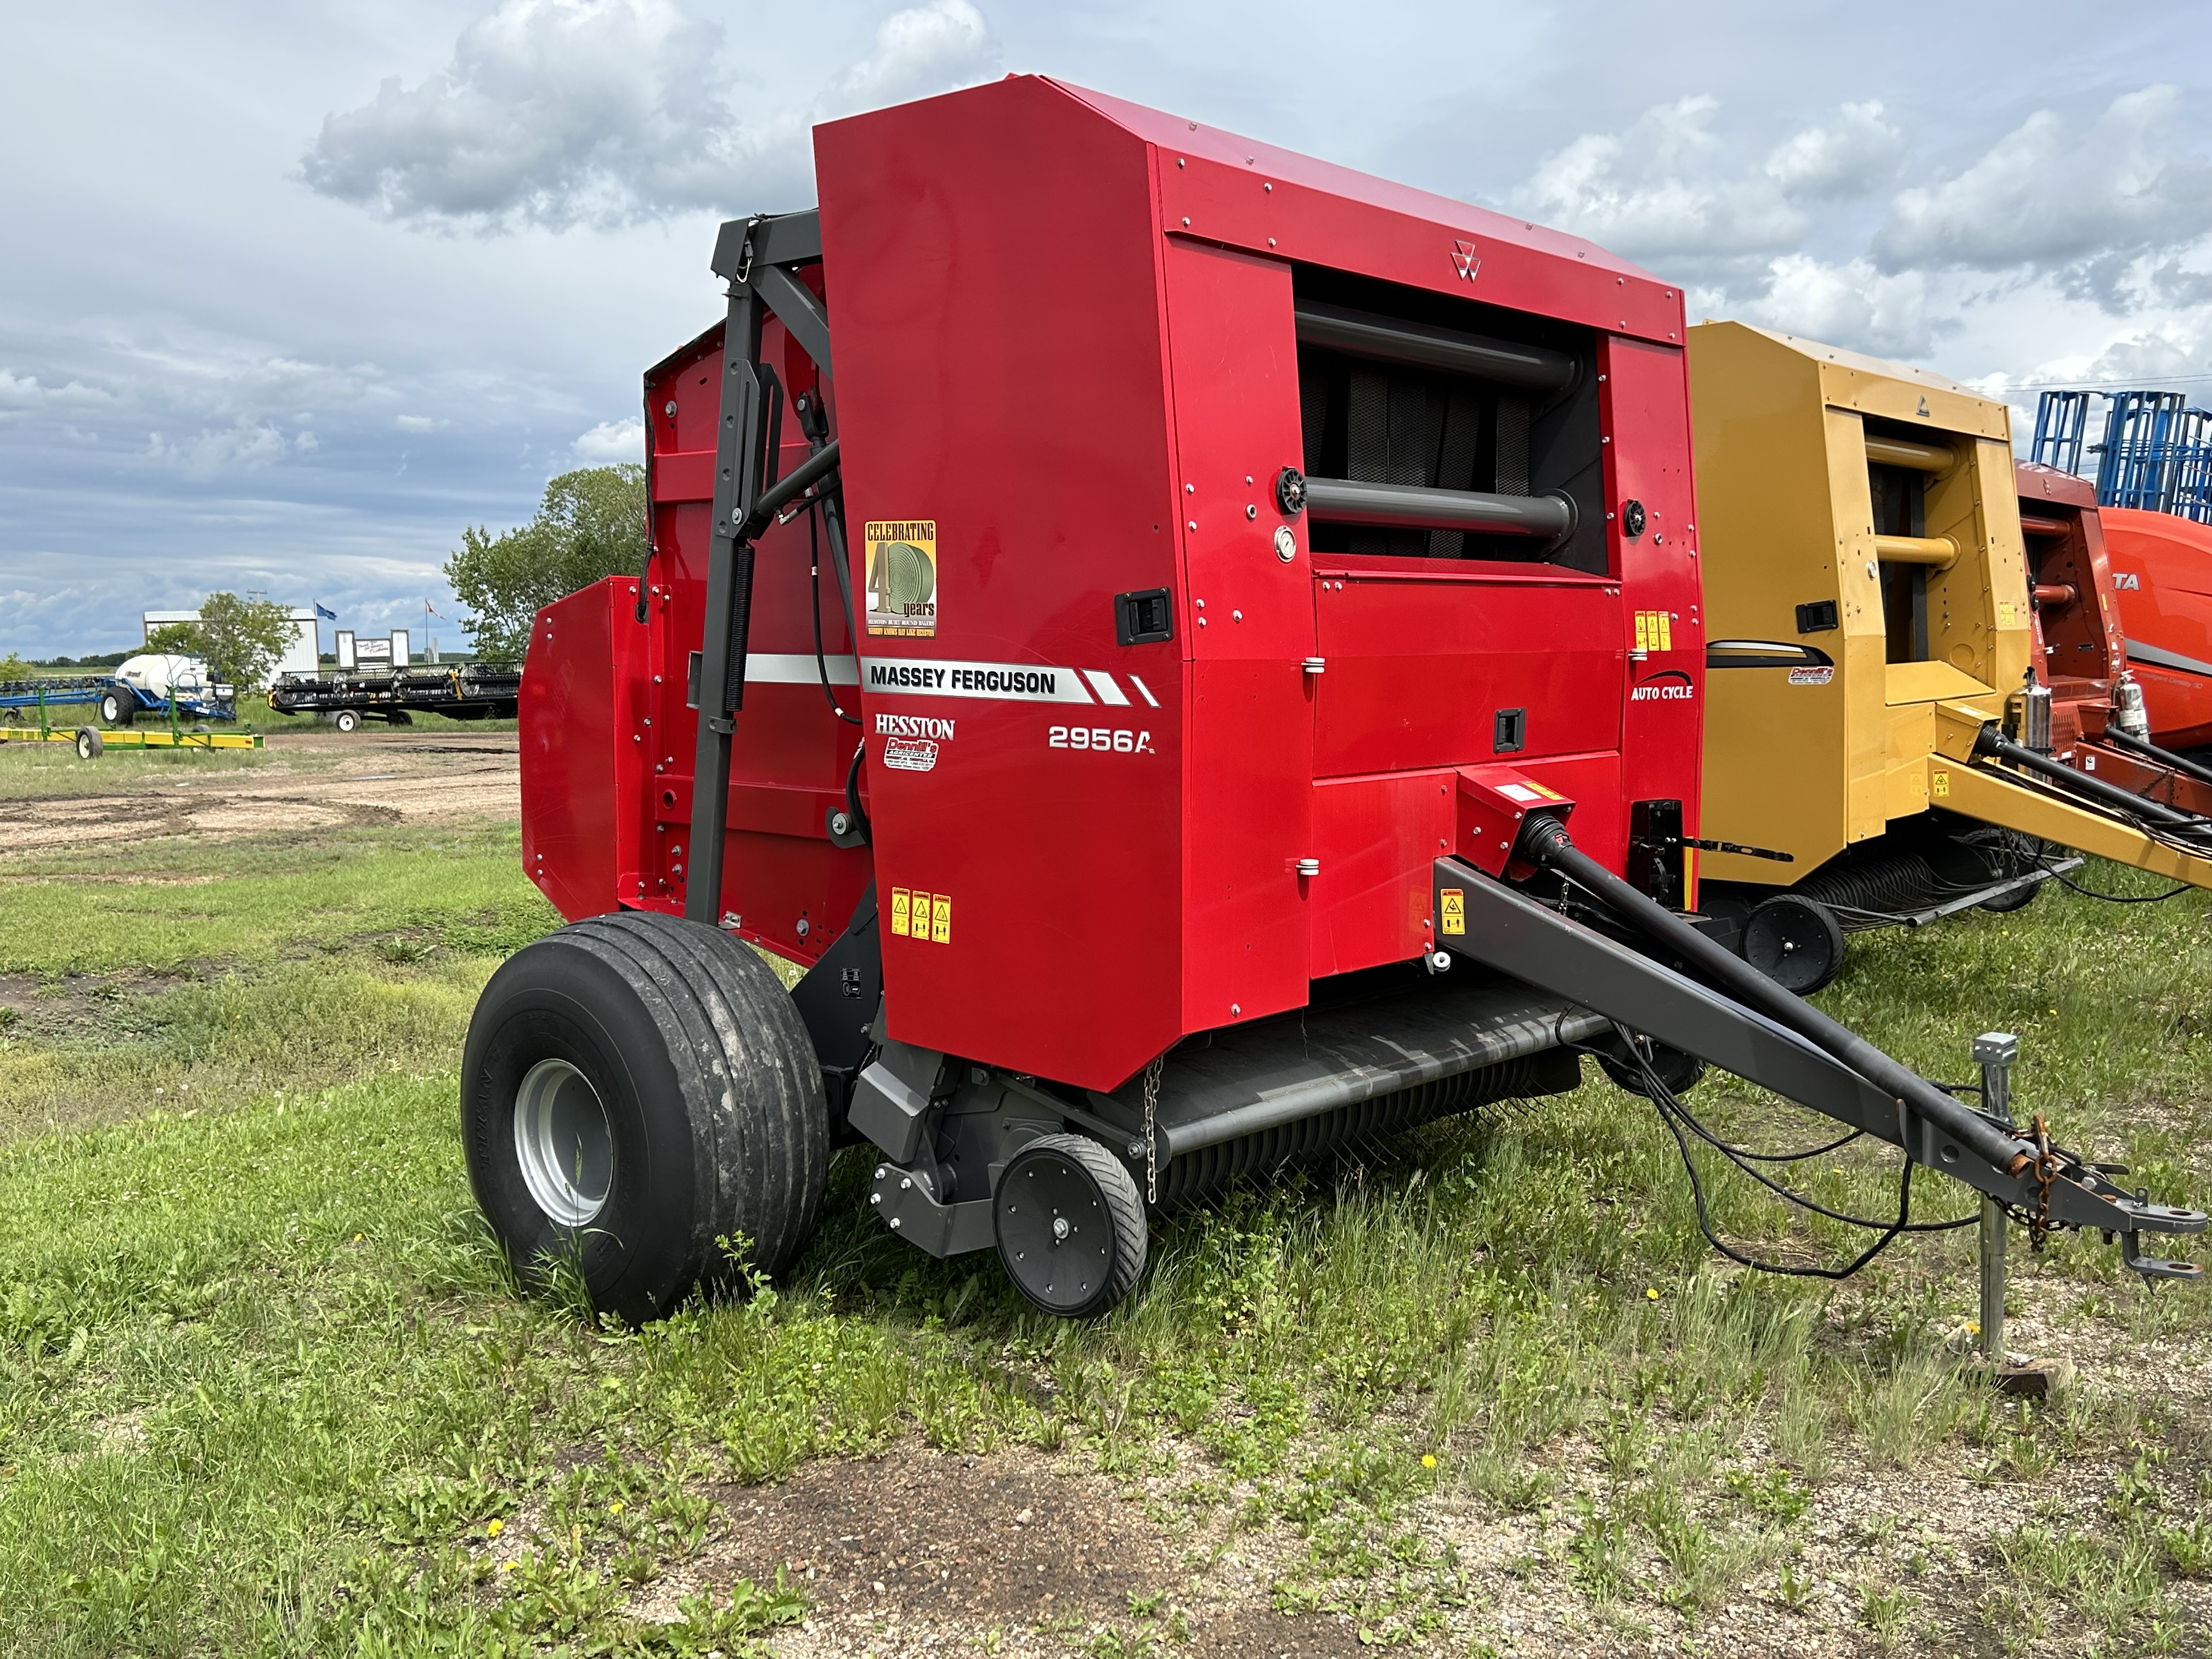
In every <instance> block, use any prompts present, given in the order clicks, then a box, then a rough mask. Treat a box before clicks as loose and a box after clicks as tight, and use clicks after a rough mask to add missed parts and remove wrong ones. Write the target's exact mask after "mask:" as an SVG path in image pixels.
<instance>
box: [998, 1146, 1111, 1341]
mask: <svg viewBox="0 0 2212 1659" xmlns="http://www.w3.org/2000/svg"><path fill="white" fill-rule="evenodd" d="M991 1225H992V1227H993V1229H994V1231H995V1232H996V1234H997V1236H998V1240H999V1260H1000V1261H1001V1262H1003V1263H1004V1264H1005V1265H1006V1276H1007V1277H1008V1278H1010V1279H1012V1280H1013V1281H1014V1288H1015V1289H1017V1290H1018V1291H1020V1292H1021V1293H1022V1294H1023V1295H1024V1296H1025V1297H1028V1298H1029V1299H1030V1301H1031V1302H1032V1303H1034V1304H1036V1306H1037V1307H1039V1308H1041V1309H1042V1310H1044V1311H1045V1312H1046V1313H1048V1314H1052V1315H1054V1316H1057V1317H1059V1318H1061V1319H1084V1318H1087V1317H1089V1316H1091V1315H1093V1314H1102V1313H1104V1312H1106V1311H1107V1310H1109V1309H1110V1308H1112V1307H1114V1306H1115V1304H1117V1303H1119V1302H1120V1301H1121V1298H1122V1297H1126V1296H1127V1295H1128V1294H1129V1292H1130V1291H1133V1290H1134V1289H1135V1288H1136V1287H1137V1280H1138V1279H1140V1278H1142V1277H1143V1276H1144V1272H1145V1254H1146V1243H1147V1240H1146V1230H1145V1205H1144V1200H1142V1199H1141V1198H1140V1197H1139V1195H1138V1193H1137V1183H1136V1182H1135V1180H1134V1179H1133V1177H1132V1176H1130V1174H1129V1170H1128V1166H1127V1165H1126V1164H1123V1163H1122V1162H1121V1159H1120V1158H1115V1156H1114V1155H1113V1153H1111V1152H1108V1151H1107V1150H1106V1149H1105V1148H1104V1147H1103V1146H1100V1145H1099V1144H1098V1143H1097V1141H1095V1140H1089V1139H1085V1138H1084V1137H1083V1136H1081V1135H1068V1134H1060V1135H1041V1136H1039V1137H1038V1138H1037V1139H1035V1140H1032V1141H1031V1142H1030V1143H1029V1145H1028V1146H1024V1147H1023V1148H1022V1149H1021V1150H1020V1151H1019V1152H1016V1153H1015V1154H1014V1155H1013V1157H1012V1158H1009V1159H1008V1160H1007V1161H1006V1170H1005V1172H1004V1173H1003V1174H1001V1175H1000V1177H999V1187H998V1190H997V1191H996V1192H994V1194H992V1195H991Z"/></svg>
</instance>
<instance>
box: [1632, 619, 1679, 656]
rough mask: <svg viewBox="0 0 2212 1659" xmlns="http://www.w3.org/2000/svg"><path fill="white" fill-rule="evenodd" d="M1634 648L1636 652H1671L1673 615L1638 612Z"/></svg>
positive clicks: (1672, 646) (1672, 647) (1672, 645)
mask: <svg viewBox="0 0 2212 1659" xmlns="http://www.w3.org/2000/svg"><path fill="white" fill-rule="evenodd" d="M1636 648H1637V649H1638V651H1672V650H1673V649H1674V612H1672V611H1638V612H1637V613H1636Z"/></svg>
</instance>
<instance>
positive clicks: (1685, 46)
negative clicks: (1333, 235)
mask: <svg viewBox="0 0 2212 1659" xmlns="http://www.w3.org/2000/svg"><path fill="white" fill-rule="evenodd" d="M4 15H5V17H6V30H7V40H8V50H7V52H5V54H4V55H0V155H4V158H5V163H6V164H5V166H4V167H0V224H4V225H5V226H6V232H5V240H4V241H0V249H4V253H3V254H0V652H4V651H6V650H8V649H9V648H14V649H16V650H19V651H21V652H22V653H24V654H25V655H38V656H43V655H47V654H50V653H56V652H69V653H80V652H86V651H94V650H103V649H114V648H117V647H122V646H125V645H127V644H130V643H132V642H134V641H136V640H137V636H138V621H137V618H138V614H139V612H140V611H141V610H142V609H143V608H145V607H148V606H160V605H179V604H189V603H191V602H192V601H194V600H195V599H197V598H198V597H199V596H201V595H203V594H204V593H205V592H208V591H209V590H210V588H214V587H227V588H234V589H238V590H247V589H260V590H264V591H265V592H268V593H269V594H270V597H272V598H276V599H285V600H288V601H289V602H292V603H305V602H306V601H307V600H308V599H319V600H321V601H322V602H323V603H324V604H325V605H329V606H331V607H332V608H334V609H336V610H337V611H340V612H341V613H342V615H343V617H344V619H345V621H346V622H347V623H348V624H349V625H352V626H355V627H357V628H360V629H362V630H364V631H368V630H370V629H383V628H386V627H399V626H413V627H416V628H417V629H420V628H421V627H422V625H423V622H424V614H423V608H422V607H423V604H424V602H425V601H426V600H428V602H429V603H430V604H431V605H433V606H435V609H436V610H437V611H440V612H442V613H443V614H444V616H445V617H448V618H452V617H458V616H459V608H458V607H457V606H456V605H454V604H453V601H452V596H451V594H450V592H448V590H447V588H446V586H445V585H444V583H443V581H442V580H441V578H440V576H439V574H438V570H439V566H440V565H441V562H443V560H444V558H445V557H446V555H447V552H448V551H449V550H450V549H451V548H452V547H453V545H454V544H456V542H457V541H458V539H459V532H460V529H461V527H462V526H464V525H465V524H469V523H482V524H487V525H489V526H493V527H494V528H500V527H503V526H508V525H512V524H514V523H517V522H520V520H523V519H526V518H527V517H528V515H529V513H530V511H531V509H532V506H533V505H534V503H535V501H536V500H537V498H538V492H539V490H540V488H541V487H542V485H543V484H544V481H545V479H546V478H547V477H550V476H551V475H552V474H554V473H556V472H559V471H566V470H568V468H571V467H574V466H576V465H585V464H588V463H592V462H596V461H604V460H612V459H624V458H627V457H631V456H635V454H636V453H638V449H639V444H640V438H639V432H638V427H637V422H636V414H635V410H636V409H637V405H638V400H639V391H638V376H639V373H640V371H641V369H642V368H644V367H645V366H646V365H647V364H648V363H650V362H653V361H654V360H655V359H657V358H658V357H659V356H662V355H663V354H664V353H665V352H666V351H667V350H668V349H670V348H671V347H672V346H674V345H676V344H678V343H680V342H681V341H683V340H684V339H685V338H688V337H690V335H691V334H692V333H694V332H696V331H697V330H698V329H699V328H701V327H702V326H703V325H706V324H707V323H708V322H710V321H711V320H713V319H714V317H715V316H716V315H717V313H718V310H719V296H718V294H717V289H716V284H715V283H714V281H713V279H712V277H711V276H710V275H709V273H708V270H707V257H708V252H709V250H710V248H711V246H712V243H713V229H714V224H715V223H716V222H718V221H719V220H720V219H721V218H724V217H726V216H732V215H735V214H739V213H744V212H749V211H754V210H763V209H782V208H790V207H796V206H801V205H805V204H807V203H809V202H811V199H812V183H811V167H810V160H809V149H808V144H807V139H806V132H807V129H808V126H809V125H810V124H811V123H812V122H814V121H816V120H819V119H822V118H825V117H828V116H831V115H836V114H841V113H844V112H849V111H852V110H856V109H861V108H866V107H869V106H874V105H878V104H883V103H890V102H896V101H897V100H902V99H906V98H911V97H918V96H922V95H926V94H929V93H933V92H937V91H941V90H945V89H947V88H952V87H956V86H961V85H966V84H969V83H971V82H976V81H981V80H984V79H987V78H990V77H992V76H997V75H1000V74H1001V73H1004V72H1006V71H1007V70H1036V71H1040V72H1044V73H1048V74H1054V75H1058V76H1063V77H1066V78H1067V79H1069V80H1072V81H1075V82H1079V83H1081V84H1084V85H1087V86H1091V87H1095V88H1099V89H1101V90H1103V91H1107V92H1110V93H1114V94H1118V95H1120V96H1122V97H1126V98H1132V99H1136V100H1140V101H1144V102H1148V103H1152V104H1155V105H1158V106H1162V107H1164V108H1167V109H1170V110H1173V111H1175V112H1177V113H1180V114H1182V115H1185V116H1188V117H1189V118H1194V119H1198V120H1202V121H1206V122H1208V123H1212V124H1218V125H1224V126H1227V127H1230V128H1231V129H1234V130H1236V131H1243V132H1245V133H1249V134H1250V135H1252V136H1254V137H1261V138H1264V139H1266V140H1267V141H1269V142H1271V143H1279V144H1284V145H1286V146H1289V147H1291V148H1294V149H1303V150H1306V151H1309V152H1311V153H1313V154H1316V155H1322V156H1324V157H1327V158H1328V159H1330V160H1333V161H1342V162H1345V163H1348V164H1350V165H1352V166H1354V167H1362V168H1364V169H1366V170H1368V171H1370V172H1373V173H1382V174H1385V175H1388V176H1390V177H1394V178H1397V179H1404V180H1406V181H1407V182H1409V183H1413V184H1418V185H1423V186H1425V187H1427V188H1429V189H1431V190H1436V191H1442V192H1444V193H1446V194H1449V195H1453V196H1457V197H1462V198H1464V199H1466V200H1468V201H1472V202H1479V203H1482V204H1488V205H1492V206H1499V207H1506V208H1510V209H1511V210H1516V211H1518V212H1521V213H1522V214H1524V215H1526V216H1528V217H1531V218H1536V219H1541V220H1544V221H1547V222H1551V223H1553V224H1555V225H1559V226H1561V227H1564V228H1571V229H1573V230H1577V231H1579V232H1582V233H1583V234H1587V235H1589V236H1590V237H1593V238H1595V240H1598V241H1601V242H1602V243H1604V244H1606V245H1607V246H1610V247H1612V248H1614V249H1616V250H1618V251H1619V252H1622V253H1625V254H1627V255H1629V256H1631V257H1632V258H1637V259H1638V260H1640V261H1641V262H1642V263H1644V264H1646V265H1647V266H1649V267H1650V268H1651V269H1652V270H1656V271H1657V272H1659V273H1661V274H1662V275H1665V276H1672V277H1674V278H1675V279H1676V280H1677V281H1678V282H1680V283H1681V284H1683V285H1684V286H1685V287H1686V289H1687V291H1688V293H1689V295H1690V296H1691V302H1692V315H1693V316H1696V315H1712V316H1736V317H1743V318H1747V319H1752V320H1755V321H1759V322H1764V323H1768V324H1772V325H1779V326H1782V327H1785V328H1788V329H1790V330H1792V331H1798V332H1802V333H1805V334H1808V335H1812V336H1815V337H1823V338H1826V339H1829V340H1832V341H1836V342H1838V343H1845V344H1849V345H1853V346H1857V347H1860V348H1862V349H1868V350H1871V351H1874V352H1876V353H1879V354H1881V355H1883V356H1895V357H1903V358H1907V359H1911V360H1912V361H1915V362H1922V363H1925V364H1927V365H1929V366H1931V367H1933V368H1938V369H1940V370H1942V371H1943V372H1945V373H1947V374H1952V375H1954V376H1956V377H1958V378H1960V379H1962V380H1969V381H1972V382H1974V383H1976V384H1978V385H1982V386H1987V387H1990V388H1991V389H1993V390H1996V391H1998V392H2002V393H2003V394H2005V395H2007V396H2008V397H2010V398H2012V399H2013V400H2014V401H2015V403H2016V404H2019V405H2021V406H2022V407H2023V408H2027V409H2031V410H2032V408H2033V399H2034V394H2033V387H2034V386H2038V385H2042V384H2050V383H2052V382H2057V381H2063V382H2067V383H2075V384H2080V383H2106V384H2148V383H2149V382H2150V381H2151V380H2153V379H2154V378H2156V379H2158V380H2160V381H2161V382H2162V383H2165V384H2172V385H2177V386H2185V388H2187V389H2189V390H2190V391H2191V392H2192V394H2194V395H2196V396H2198V397H2202V398H2207V399H2212V159H2208V153H2207V152H2208V149H2212V141H2208V138H2207V137H2206V135H2207V134H2208V132H2212V119H2208V117H2212V52H2208V51H2207V50H2206V49H2205V46H2204V43H2203V34H2202V31H2201V20H2202V15H2203V14H2202V12H2201V10H2200V9H2198V8H2197V7H2194V6H2189V5H2185V4H2184V3H2180V0H2147V3H2143V4H2139V5H2137V6H2135V7H2132V8H2130V9H2126V10H2124V11H2123V12H2118V13H2112V14H2101V13H2100V11H2099V10H2097V9H2090V10H2087V11H2085V10H2084V9H2081V7H2079V6H2076V5H2069V6H2067V7H2064V8H2063V9H2062V8H2060V7H2057V6H2055V5H2051V6H2045V5H2039V4H2024V3H2015V4H2011V5H2008V6H2005V7H1998V8H1993V7H1990V6H1987V5H1966V4H1950V3H1945V0H1927V3H1923V4H1922V5H1920V6H1917V7H1916V8H1912V9H1910V10H1909V11H1908V10H1905V9H1889V8H1881V7H1869V6H1867V5H1865V4H1863V3H1857V4H1849V5H1788V4H1784V5H1776V4H1774V3H1772V0H1765V3H1759V4H1750V3H1714V0H1684V3H1677V4H1674V5H1671V6H1667V7H1659V6H1653V5H1650V4H1627V3H1613V4H1606V3H1589V4H1581V5H1572V6H1559V7H1555V8H1548V9H1547V8H1543V7H1540V6H1534V5H1531V4H1529V3H1528V0H1511V3H1507V4H1492V3H1487V0H1370V3H1368V4H1367V5H1365V6H1363V7H1359V8H1346V7H1343V6H1341V5H1340V4H1338V5H1329V6H1322V5H1318V4H1314V3H1310V0H1287V3H1276V4H1273V5H1269V6H1267V7H1259V6H1232V5H1225V4H1219V3H1212V0H1175V3H1171V4H1162V3H1158V0H1118V3H1115V4H1112V5H1100V4H1096V3H1088V0H1060V3H1052V4H1046V3H1038V0H929V3H927V4H922V5H919V6H916V7H914V8H911V9H900V8H899V7H898V6H897V5H896V3H881V0H878V3H856V0H812V3H810V4H808V5H805V6H793V5H788V4H781V5H775V6H769V5H762V4H757V3H744V0H501V3H496V4H495V3H492V0H378V3H374V4H372V3H368V0H338V3H331V0H322V3H316V0H295V3H291V4H287V5H284V6H276V5H273V4H249V3H241V0H201V3H199V4H197V5H195V6H192V7H189V8H185V7H177V6H173V5H163V6H156V5H150V4H137V3H129V0H95V3H93V4H88V5H81V6H58V5H46V6H33V5H32V4H29V3H27V0H9V4H8V5H7V7H6V10H5V13H4ZM2188 377H2195V378H2193V379H2191V378H2188ZM435 631H436V632H438V633H439V635H441V641H442V642H448V643H450V642H454V641H455V638H456V632H457V630H456V629H454V628H453V625H452V623H450V622H441V623H435ZM418 640H419V636H418Z"/></svg>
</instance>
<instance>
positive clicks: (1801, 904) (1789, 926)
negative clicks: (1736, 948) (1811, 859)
mask: <svg viewBox="0 0 2212 1659" xmlns="http://www.w3.org/2000/svg"><path fill="white" fill-rule="evenodd" d="M1743 959H1744V960H1745V961H1746V962H1748V963H1750V964H1751V965H1752V966H1753V967H1754V968H1756V969H1759V972H1760V973H1762V974H1764V975H1766V976H1767V978H1769V979H1771V980H1772V981H1774V982H1775V983H1776V984H1777V985H1779V986H1780V987H1782V988H1783V989H1784V990H1785V991H1795V992H1796V994H1798V995H1799V996H1801V997H1804V996H1810V995H1812V994H1813V993H1814V992H1815V991H1817V990H1819V989H1820V987H1822V986H1823V985H1826V983H1827V982H1828V981H1830V980H1832V979H1833V978H1835V976H1836V975H1837V973H1838V971H1839V970H1840V969H1842V967H1843V965H1844V929H1843V926H1842V924H1841V923H1839V922H1838V921H1837V920H1836V913H1835V912H1834V911H1832V910H1831V909H1830V908H1828V907H1827V906H1826V905H1825V904H1822V903H1821V902H1820V901H1819V900H1817V899H1809V898H1806V897H1804V896H1802V895H1800V894H1796V893H1777V894H1776V895H1775V896H1773V897H1772V898H1768V899H1761V900H1760V901H1759V902H1758V903H1757V904H1755V905H1753V907H1752V910H1751V915H1750V916H1749V917H1747V919H1746V920H1745V921H1744V924H1743Z"/></svg>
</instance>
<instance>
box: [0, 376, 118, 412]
mask: <svg viewBox="0 0 2212 1659" xmlns="http://www.w3.org/2000/svg"><path fill="white" fill-rule="evenodd" d="M114 401H115V394H114V393H113V392H102V391H100V389H99V388H98V387H96V386H83V385H81V384H79V383H78V382H77V381H76V380H71V381H70V382H69V383H68V384H67V385H65V386H41V385H40V384H39V377H38V376H37V375H35V374H24V375H15V374H9V372H8V371H7V370H6V369H4V368H0V410H21V409H43V408H46V407H48V406H50V405H56V404H58V405H64V406H67V407H70V408H75V409H84V408H88V407H91V406H93V405H95V404H112V403H113V402H114Z"/></svg>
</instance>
